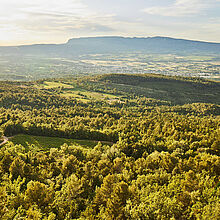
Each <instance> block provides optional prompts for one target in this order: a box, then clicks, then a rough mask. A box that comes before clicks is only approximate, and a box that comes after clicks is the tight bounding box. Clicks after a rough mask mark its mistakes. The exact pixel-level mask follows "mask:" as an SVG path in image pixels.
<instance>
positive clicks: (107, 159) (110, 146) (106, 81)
mask: <svg viewBox="0 0 220 220" xmlns="http://www.w3.org/2000/svg"><path fill="white" fill-rule="evenodd" d="M160 84H161V85H163V86H164V87H163V90H161V91H163V92H161V94H163V93H164V91H167V93H168V92H169V91H168V88H169V87H170V86H171V85H173V87H172V88H171V89H172V91H173V93H176V94H175V96H172V97H171V98H172V99H173V98H174V97H175V100H180V101H182V102H186V100H187V99H189V100H191V99H195V98H196V97H197V96H198V94H197V95H196V96H194V97H193V90H192V89H193V88H194V91H197V92H198V93H199V91H200V92H201V91H202V90H204V89H208V88H209V86H210V88H212V90H211V89H210V90H209V92H210V93H211V92H212V93H213V97H215V99H216V100H215V103H216V104H210V103H192V104H184V105H175V104H173V103H170V102H169V101H163V100H161V99H160V100H158V99H152V98H149V96H148V95H147V93H146V97H145V96H144V95H138V93H139V92H141V91H143V92H144V93H145V92H146V90H145V89H148V87H149V86H150V85H151V86H152V85H154V87H155V89H149V90H150V91H152V95H156V94H158V90H157V89H159V85H160ZM180 86H181V91H183V89H184V88H186V89H187V90H190V88H191V90H190V91H191V92H190V93H189V94H188V95H189V96H188V97H186V100H184V99H178V96H181V94H180V93H179V92H180V90H178V89H179V87H180ZM200 87H201V89H200V90H199V88H200ZM134 88H135V90H134ZM126 89H127V90H126ZM218 89H219V84H218V83H214V82H209V81H206V80H200V79H195V78H189V79H188V78H181V77H163V76H156V75H155V76H154V75H153V76H149V75H133V76H130V75H115V74H113V75H112V74H111V75H103V76H99V77H97V76H95V77H94V76H93V77H82V78H65V79H52V80H48V79H47V80H38V81H33V82H14V81H13V82H11V81H7V82H0V132H1V134H2V136H5V137H4V139H5V140H7V139H8V140H7V141H6V142H5V143H3V145H2V146H1V147H0V181H1V185H0V206H1V209H0V219H7V220H8V219H50V220H51V219H58V220H65V219H78V220H81V219H100V220H101V219H103V220H105V219H118V220H125V219H131V220H136V219H152V220H157V219H182V220H185V219H220V212H219V207H220V206H219V198H220V181H219V176H220V170H219V165H220V148H219V146H220V130H219V127H220V105H219V102H218V99H217V95H215V96H214V93H215V92H217V90H218ZM133 90H134V92H133ZM149 94H150V93H149ZM161 94H159V96H160V97H161V98H162V95H161ZM203 98H204V97H203ZM210 100H211V99H210V97H208V96H207V97H206V99H205V100H203V101H206V102H209V101H210ZM170 101H171V100H170ZM211 101H212V102H213V103H214V99H212V100H211Z"/></svg>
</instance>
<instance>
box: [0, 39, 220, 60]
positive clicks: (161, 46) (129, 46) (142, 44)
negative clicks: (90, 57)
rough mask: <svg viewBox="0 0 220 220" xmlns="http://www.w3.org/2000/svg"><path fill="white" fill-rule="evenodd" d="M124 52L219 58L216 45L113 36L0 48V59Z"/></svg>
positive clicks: (219, 52)
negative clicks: (24, 56) (212, 56)
mask: <svg viewBox="0 0 220 220" xmlns="http://www.w3.org/2000/svg"><path fill="white" fill-rule="evenodd" d="M124 52H127V53H130V52H131V53H132V52H141V53H164V54H166V53H172V54H180V55H184V54H217V55H220V43H210V42H202V41H192V40H184V39H175V38H169V37H147V38H136V37H134V38H128V37H114V36H113V37H88V38H73V39H70V40H69V41H68V42H67V43H65V44H34V45H24V46H7V47H0V55H36V56H37V55H40V56H49V57H50V56H53V57H54V56H55V57H60V56H62V57H70V56H74V55H80V54H102V53H124Z"/></svg>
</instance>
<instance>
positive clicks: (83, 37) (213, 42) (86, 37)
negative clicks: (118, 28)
mask: <svg viewBox="0 0 220 220" xmlns="http://www.w3.org/2000/svg"><path fill="white" fill-rule="evenodd" d="M111 37H112V38H117V37H118V38H128V39H129V38H130V39H135V38H136V39H148V38H169V39H174V40H186V41H194V42H202V43H212V44H220V42H215V41H206V40H197V39H187V38H181V37H178V38H176V37H170V36H160V35H155V36H123V35H100V36H99V35H97V36H81V37H72V38H69V39H67V40H66V41H65V42H63V43H61V42H60V43H49V42H48V43H27V44H17V45H14V44H13V45H0V47H20V46H32V45H62V44H67V43H68V42H69V40H71V39H89V38H111Z"/></svg>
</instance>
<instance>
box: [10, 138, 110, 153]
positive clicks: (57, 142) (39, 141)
mask: <svg viewBox="0 0 220 220" xmlns="http://www.w3.org/2000/svg"><path fill="white" fill-rule="evenodd" d="M10 141H11V142H13V143H14V144H21V145H22V146H24V147H27V146H28V145H32V144H33V145H35V146H37V147H39V148H42V149H46V150H47V149H50V148H59V147H60V146H61V145H63V144H65V143H66V144H68V145H78V146H82V147H86V148H93V147H95V146H96V145H97V144H98V141H91V140H76V139H66V138H58V137H43V136H33V135H24V134H19V135H16V136H14V137H12V138H11V139H10ZM102 143H103V144H108V145H110V143H108V142H102Z"/></svg>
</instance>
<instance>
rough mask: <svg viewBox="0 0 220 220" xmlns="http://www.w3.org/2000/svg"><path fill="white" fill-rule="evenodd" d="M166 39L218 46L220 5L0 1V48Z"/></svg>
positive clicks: (216, 1) (198, 1)
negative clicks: (84, 40)
mask: <svg viewBox="0 0 220 220" xmlns="http://www.w3.org/2000/svg"><path fill="white" fill-rule="evenodd" d="M92 36H125V37H152V36H166V37H173V38H183V39H191V40H201V41H210V42H219V43H220V0H34V1H31V0H0V45H1V46H6V45H21V44H22V45H23V44H35V43H65V42H67V40H68V39H70V38H74V37H92Z"/></svg>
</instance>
